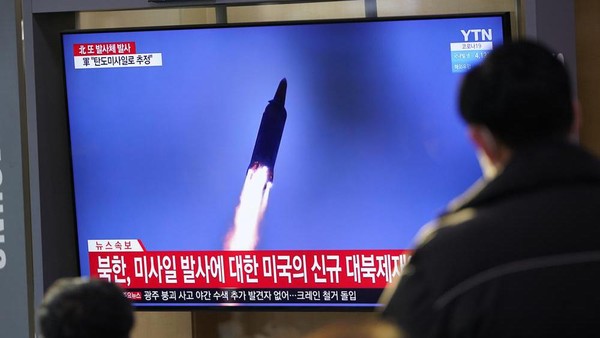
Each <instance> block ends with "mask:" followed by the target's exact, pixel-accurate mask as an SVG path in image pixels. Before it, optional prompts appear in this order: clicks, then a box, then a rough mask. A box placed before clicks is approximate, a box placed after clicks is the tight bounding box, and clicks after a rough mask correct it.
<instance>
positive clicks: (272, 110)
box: [248, 79, 287, 182]
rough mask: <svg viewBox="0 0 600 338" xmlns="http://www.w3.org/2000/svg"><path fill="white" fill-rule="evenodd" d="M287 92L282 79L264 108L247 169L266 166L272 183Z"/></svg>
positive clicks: (284, 116) (285, 116) (283, 124)
mask: <svg viewBox="0 0 600 338" xmlns="http://www.w3.org/2000/svg"><path fill="white" fill-rule="evenodd" d="M286 91H287V80H286V79H282V80H281V81H280V82H279V86H278V87H277V91H276V92H275V96H274V97H273V99H272V100H271V101H269V104H268V105H267V107H266V108H265V111H264V113H263V115H262V119H261V121H260V127H259V128H258V134H257V135H256V143H255V144H254V151H253V152H252V158H251V159H250V165H249V166H248V168H249V169H250V168H258V167H260V166H266V167H268V168H269V181H270V182H272V181H273V171H274V168H275V161H276V160H277V152H278V151H279V144H280V143H281V136H282V135H283V128H284V126H285V120H286V118H287V111H286V110H285V96H286Z"/></svg>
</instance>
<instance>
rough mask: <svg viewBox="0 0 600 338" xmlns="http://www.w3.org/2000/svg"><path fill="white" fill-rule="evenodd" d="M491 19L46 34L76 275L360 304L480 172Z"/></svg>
mask: <svg viewBox="0 0 600 338" xmlns="http://www.w3.org/2000/svg"><path fill="white" fill-rule="evenodd" d="M508 27H509V19H508V16H507V14H498V15H496V14H485V15H470V16H445V17H437V16H436V17H408V18H380V19H365V20H336V21H312V22H287V23H269V24H244V25H214V26H197V27H196V26H194V27H187V26H186V27H169V28H152V29H148V28H143V29H127V30H105V31H73V32H66V33H64V34H63V35H62V41H63V51H64V69H65V78H66V92H67V101H68V119H69V129H70V145H71V157H72V169H73V170H72V171H73V187H74V196H75V209H76V224H77V233H78V250H79V256H80V270H81V275H83V276H91V277H95V278H103V279H107V280H110V281H113V282H116V283H118V284H119V285H121V286H122V287H123V288H124V289H125V290H126V295H127V296H128V297H129V298H130V299H131V300H132V301H133V302H134V304H135V305H136V306H138V307H147V308H165V307H219V306H229V307H232V308H244V307H245V308H254V307H257V308H267V307H278V308H286V309H300V308H304V309H309V308H319V309H325V308H327V309H372V308H374V307H377V306H380V304H378V299H379V296H380V294H381V291H382V289H383V288H384V287H385V286H386V285H387V284H388V283H389V282H390V281H391V280H392V279H393V278H394V277H395V276H397V275H398V274H399V273H400V272H401V271H402V269H403V267H404V265H405V264H406V262H407V260H408V259H409V258H410V253H411V251H410V249H411V248H412V243H413V238H414V236H415V235H416V233H417V231H418V229H419V228H420V227H421V226H422V225H423V224H424V223H426V222H427V221H428V220H429V219H431V218H432V217H434V216H435V215H436V214H437V213H438V212H440V211H441V210H442V209H443V208H444V206H445V205H446V203H447V202H448V201H449V200H451V199H452V198H453V197H455V196H456V195H458V194H459V193H461V192H462V191H463V190H465V189H466V188H467V187H468V186H470V185H471V184H472V183H473V182H474V181H476V180H477V179H478V178H479V177H480V169H479V166H478V163H477V160H476V158H475V155H474V152H473V149H472V146H471V145H470V143H469V142H468V140H467V137H466V135H465V127H464V125H463V123H462V122H461V121H460V119H459V116H458V113H457V108H456V106H457V105H456V102H455V101H456V94H457V88H458V86H459V83H460V80H461V77H462V76H463V74H464V72H465V71H466V70H467V69H469V68H470V67H471V66H473V65H474V64H476V63H478V62H480V61H481V60H482V58H484V57H485V55H486V54H487V53H488V52H489V51H490V50H491V49H492V48H493V47H494V46H498V45H500V44H502V43H503V42H504V41H507V39H508V38H509V36H510V35H509V28H508Z"/></svg>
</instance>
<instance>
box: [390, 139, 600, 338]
mask: <svg viewBox="0 0 600 338" xmlns="http://www.w3.org/2000/svg"><path fill="white" fill-rule="evenodd" d="M383 315H384V316H385V317H387V318H389V319H392V320H394V321H396V322H398V323H399V324H400V325H401V327H402V328H403V329H404V330H406V331H407V332H408V333H409V334H410V336H411V337H413V338H420V337H486V338H491V337H600V162H599V161H598V159H596V158H594V157H593V156H592V155H590V154H588V153H587V152H585V151H584V150H583V149H581V148H579V147H577V146H575V145H571V144H566V143H556V144H545V145H535V146H530V147H528V148H526V149H522V150H519V151H518V152H516V153H514V155H513V157H512V159H511V161H510V163H509V164H508V165H507V166H506V167H505V168H504V170H503V171H502V173H501V174H500V175H498V176H497V177H496V178H495V179H493V180H491V181H490V182H489V183H487V184H483V185H482V186H481V187H480V189H478V190H476V191H475V192H471V193H470V194H468V195H467V196H465V197H464V198H462V199H461V200H460V201H459V202H457V203H455V204H453V205H452V206H451V207H450V211H449V212H448V213H446V214H445V215H443V216H441V217H440V218H439V219H438V220H436V221H435V222H434V223H433V225H430V227H429V229H428V230H425V231H423V234H422V238H421V239H420V243H419V244H418V245H417V248H416V250H415V252H414V255H413V257H412V258H411V261H410V264H409V265H408V267H407V269H406V270H405V273H404V276H403V277H402V278H401V279H400V282H399V284H398V286H397V288H396V290H395V292H394V293H393V296H392V298H391V300H390V301H389V304H388V306H387V307H386V308H385V310H384V312H383Z"/></svg>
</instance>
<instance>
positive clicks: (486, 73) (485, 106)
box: [459, 40, 573, 149]
mask: <svg viewBox="0 0 600 338" xmlns="http://www.w3.org/2000/svg"><path fill="white" fill-rule="evenodd" d="M572 101H573V97H572V92H571V84H570V79H569V75H568V73H567V70H566V68H565V66H564V64H563V63H562V62H561V61H559V60H558V59H557V58H556V57H555V55H554V54H553V53H552V52H551V51H550V50H549V49H548V48H547V47H545V46H543V45H541V44H539V43H534V42H531V41H526V40H521V41H516V42H512V43H507V44H505V45H502V46H500V47H498V48H496V49H494V50H493V51H492V52H491V53H490V54H489V55H488V56H487V58H486V59H485V60H484V61H483V62H482V63H481V64H479V65H478V66H475V67H474V68H472V69H471V70H470V71H469V72H468V73H467V74H466V75H465V77H464V79H463V82H462V87H461V90H460V97H459V105H460V113H461V116H462V118H463V119H464V120H465V121H466V122H467V123H469V124H479V125H484V126H486V127H487V128H488V129H489V130H490V131H491V132H492V134H494V136H495V137H496V138H498V139H499V140H500V141H501V142H503V143H504V144H506V145H507V146H509V147H510V148H512V149H515V148H518V147H520V146H522V145H526V144H530V143H533V142H537V141H540V140H546V139H556V138H564V137H566V136H567V135H568V133H569V131H570V128H571V125H572V123H573V104H572Z"/></svg>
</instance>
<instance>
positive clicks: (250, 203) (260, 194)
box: [225, 78, 287, 250]
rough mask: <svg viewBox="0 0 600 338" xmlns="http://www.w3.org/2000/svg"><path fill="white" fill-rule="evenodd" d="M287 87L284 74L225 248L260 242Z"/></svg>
mask: <svg viewBox="0 0 600 338" xmlns="http://www.w3.org/2000/svg"><path fill="white" fill-rule="evenodd" d="M286 91H287V80H286V79H285V78H284V79H282V80H281V81H280V82H279V86H278V87H277V91H276V92H275V96H274V97H273V99H272V100H270V101H269V104H268V105H267V107H266V108H265V111H264V113H263V115H262V119H261V121H260V127H259V129H258V134H257V135H256V143H255V144H254V150H253V152H252V157H251V159H250V165H249V166H248V172H247V173H246V180H245V181H244V186H243V187H242V193H241V195H240V203H239V204H238V206H237V208H236V211H235V217H234V222H233V223H234V224H233V228H232V229H231V230H230V231H229V233H228V234H227V237H226V238H225V250H254V249H255V248H256V244H257V243H258V238H259V236H258V230H259V226H260V222H261V221H262V219H263V216H264V214H265V210H266V208H267V202H268V200H269V191H270V190H271V185H272V182H273V170H274V168H275V160H276V159H277V152H278V151H279V144H280V142H281V136H282V135H283V128H284V126H285V120H286V118H287V112H286V110H285V96H286Z"/></svg>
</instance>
